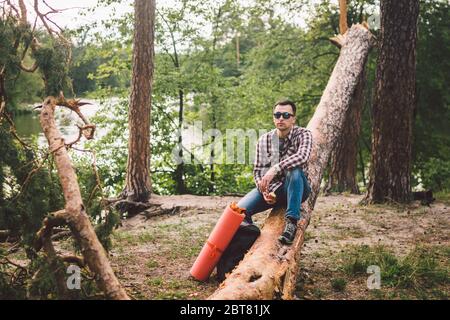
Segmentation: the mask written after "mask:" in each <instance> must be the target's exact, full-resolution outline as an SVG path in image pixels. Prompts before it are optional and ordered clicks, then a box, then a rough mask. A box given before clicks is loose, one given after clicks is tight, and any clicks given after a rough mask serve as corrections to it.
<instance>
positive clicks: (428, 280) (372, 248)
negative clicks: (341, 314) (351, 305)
mask: <svg viewBox="0 0 450 320" xmlns="http://www.w3.org/2000/svg"><path fill="white" fill-rule="evenodd" d="M361 199H362V197H361V196H356V195H334V196H327V197H319V198H318V200H317V203H316V208H315V211H314V214H313V217H312V219H311V223H310V225H309V227H308V229H307V232H306V238H305V244H304V247H303V248H302V257H301V266H300V270H299V277H298V286H297V292H296V296H297V298H298V299H402V298H407V299H410V298H413V299H416V298H418V299H447V298H448V296H449V292H450V283H449V271H450V264H449V257H450V204H449V203H448V202H435V203H433V204H432V205H431V206H430V207H428V206H422V205H421V204H420V203H419V202H415V203H413V204H411V205H409V206H401V205H390V206H387V205H371V206H362V205H359V202H360V200H361ZM237 200H239V198H237V197H195V196H171V197H160V198H158V201H160V202H161V203H163V206H166V207H169V208H170V207H173V208H174V210H172V211H171V214H166V215H162V216H157V217H151V218H147V217H145V216H144V215H138V216H135V217H133V218H131V219H128V220H125V221H124V222H123V223H122V226H121V227H120V228H119V229H117V230H116V231H115V233H114V236H113V244H114V245H113V248H114V249H113V250H112V251H111V261H112V264H113V267H114V269H115V270H116V272H117V276H118V277H119V279H120V281H121V282H122V283H123V284H124V286H125V288H126V290H127V292H128V293H129V294H130V295H131V296H132V297H134V298H136V299H204V298H206V297H208V296H209V295H210V294H211V293H212V292H213V291H214V290H215V289H216V287H217V286H218V282H217V281H216V280H215V278H214V273H213V275H212V277H211V279H210V280H209V281H208V282H206V283H200V282H197V281H195V280H192V279H191V278H190V277H189V269H190V267H191V266H192V264H193V263H194V261H195V258H196V256H197V254H198V253H199V251H200V249H201V248H202V246H203V244H204V243H205V240H206V239H207V237H208V235H209V232H210V231H211V230H212V228H213V227H214V225H215V223H216V221H217V220H218V218H219V216H220V214H221V213H222V211H223V208H224V207H225V206H226V205H227V204H228V203H230V202H232V201H237ZM268 213H269V211H267V212H264V213H261V214H258V215H257V216H256V219H255V220H256V223H257V224H261V223H262V222H263V221H264V218H265V217H266V216H267V214H268ZM368 265H379V266H380V268H381V288H380V289H379V290H377V289H375V290H369V289H368V287H367V279H368V277H369V276H370V274H368V273H367V266H368Z"/></svg>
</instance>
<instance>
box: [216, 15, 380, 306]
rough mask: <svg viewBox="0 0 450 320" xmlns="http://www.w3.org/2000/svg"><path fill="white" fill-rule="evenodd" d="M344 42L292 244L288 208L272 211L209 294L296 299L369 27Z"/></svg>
mask: <svg viewBox="0 0 450 320" xmlns="http://www.w3.org/2000/svg"><path fill="white" fill-rule="evenodd" d="M333 41H334V42H336V44H337V45H338V46H339V47H341V52H340V55H339V59H338V61H337V62H336V66H335V67H334V70H333V72H332V74H331V77H330V80H329V81H328V84H327V87H326V88H325V91H324V92H323V95H322V98H321V100H320V103H319V105H318V106H317V109H316V111H315V113H314V115H313V117H312V119H311V120H310V122H309V124H308V126H307V128H308V129H309V130H311V132H312V136H313V149H312V153H311V156H310V159H309V166H308V170H307V171H308V176H309V179H310V182H311V189H312V193H311V195H310V197H309V199H308V202H307V203H306V206H304V211H303V218H302V219H301V220H300V222H299V229H298V232H297V235H296V238H295V240H294V243H293V244H292V245H291V246H284V245H281V244H280V243H279V242H278V241H277V237H278V236H279V235H280V234H281V232H282V229H283V226H284V214H283V213H284V212H283V211H284V210H282V209H280V210H273V211H272V212H271V213H270V215H269V217H268V218H267V219H266V221H265V223H264V227H263V228H262V230H261V236H260V237H259V239H258V240H257V241H256V242H255V244H254V245H253V247H252V248H251V249H250V251H249V252H248V253H247V254H246V256H245V257H244V259H243V260H242V261H241V263H240V264H239V265H238V266H237V267H236V268H235V269H234V270H233V272H232V273H231V274H230V275H229V276H228V277H227V279H226V280H225V281H224V282H223V283H222V284H221V285H220V286H219V288H218V289H217V290H216V291H215V292H214V293H213V294H212V295H211V296H210V297H209V299H218V300H228V299H238V300H239V299H248V300H255V299H258V300H259V299H274V298H282V299H292V298H293V293H294V289H295V285H296V280H297V272H298V268H299V266H298V265H299V258H300V250H301V247H302V245H303V241H304V233H305V229H306V228H307V226H308V224H309V221H310V218H311V213H312V210H313V208H314V205H315V202H316V199H317V196H318V194H319V190H320V182H321V181H322V176H323V172H324V169H325V168H326V166H327V164H328V160H329V157H330V154H331V151H332V149H333V147H334V144H335V143H336V141H337V139H338V137H339V136H340V135H341V134H342V128H343V124H344V118H345V116H346V115H347V114H348V113H347V110H348V108H349V105H350V103H351V97H352V95H353V92H354V90H355V88H356V85H357V83H358V79H359V76H360V74H361V73H362V72H363V70H364V66H365V63H366V60H367V56H368V53H369V50H370V48H371V46H372V44H373V37H372V35H371V33H370V31H369V30H368V29H367V28H366V26H364V25H361V24H357V25H354V26H352V27H351V28H350V29H349V30H348V31H347V32H346V33H345V34H344V35H340V36H339V37H336V38H334V39H333Z"/></svg>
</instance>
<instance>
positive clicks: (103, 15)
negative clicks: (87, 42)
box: [24, 0, 338, 29]
mask: <svg viewBox="0 0 450 320" xmlns="http://www.w3.org/2000/svg"><path fill="white" fill-rule="evenodd" d="M24 1H25V3H26V4H27V5H28V6H29V7H30V8H31V7H32V6H33V3H34V0H24ZM208 1H213V0H208ZM241 1H242V3H246V2H249V0H241ZM39 2H40V8H41V11H42V12H46V11H45V9H46V6H45V4H44V1H42V0H39ZM133 2H134V1H133V0H122V1H120V3H116V4H114V5H112V6H110V7H109V8H107V9H102V10H100V9H97V10H95V11H94V12H93V13H89V14H88V15H80V12H81V11H83V10H85V9H87V8H93V7H95V6H96V4H97V0H45V3H47V4H48V5H50V6H51V7H53V8H55V9H66V10H64V11H61V12H59V13H57V14H54V15H52V20H53V21H54V22H55V23H56V24H58V25H59V26H60V27H68V28H70V29H74V28H77V27H80V26H82V25H87V24H90V23H92V22H96V21H101V20H104V19H107V18H109V17H110V16H111V14H112V13H113V10H114V11H115V12H116V15H117V16H121V15H123V14H124V13H128V12H132V10H133V7H132V4H133ZM174 2H175V0H156V5H157V6H171V5H172V4H173V3H174ZM317 2H319V0H311V1H310V3H311V4H313V3H317ZM331 3H333V4H336V5H337V4H338V0H332V1H331ZM68 8H69V9H68ZM32 13H33V10H29V15H30V17H29V20H31V19H33V17H32ZM296 23H297V24H298V25H300V26H302V27H304V26H305V23H304V17H302V16H301V15H299V16H298V17H297V18H296Z"/></svg>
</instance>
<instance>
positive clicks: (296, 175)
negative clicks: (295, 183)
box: [286, 167, 303, 180]
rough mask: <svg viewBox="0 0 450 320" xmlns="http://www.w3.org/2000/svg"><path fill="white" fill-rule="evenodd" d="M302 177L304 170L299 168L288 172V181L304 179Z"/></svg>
mask: <svg viewBox="0 0 450 320" xmlns="http://www.w3.org/2000/svg"><path fill="white" fill-rule="evenodd" d="M302 175H303V170H302V169H301V168H299V167H296V168H292V169H291V170H288V171H287V173H286V178H288V179H294V180H297V179H300V180H301V179H302Z"/></svg>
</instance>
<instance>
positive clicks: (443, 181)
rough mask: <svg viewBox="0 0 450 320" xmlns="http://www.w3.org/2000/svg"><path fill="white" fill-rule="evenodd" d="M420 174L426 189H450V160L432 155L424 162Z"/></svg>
mask: <svg viewBox="0 0 450 320" xmlns="http://www.w3.org/2000/svg"><path fill="white" fill-rule="evenodd" d="M420 176H421V178H422V184H423V187H424V188H425V189H426V190H428V189H432V190H435V191H445V190H450V161H448V160H443V159H436V158H431V157H430V158H428V161H427V162H425V163H423V165H422V168H421V170H420Z"/></svg>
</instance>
